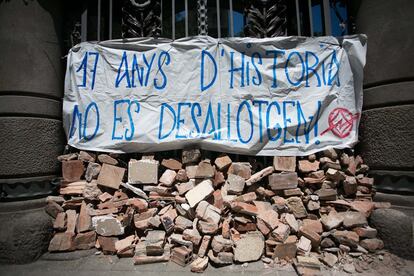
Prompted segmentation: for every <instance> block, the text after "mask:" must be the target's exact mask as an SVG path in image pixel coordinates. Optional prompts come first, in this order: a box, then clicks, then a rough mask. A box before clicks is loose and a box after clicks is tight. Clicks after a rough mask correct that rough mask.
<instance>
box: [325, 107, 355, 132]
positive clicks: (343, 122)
mask: <svg viewBox="0 0 414 276" xmlns="http://www.w3.org/2000/svg"><path fill="white" fill-rule="evenodd" d="M358 118H359V113H355V114H352V113H351V112H350V111H349V110H348V109H345V108H342V107H338V108H335V109H334V110H332V111H331V113H329V117H328V124H329V127H328V128H327V129H325V130H324V131H323V132H322V133H321V135H324V134H325V133H326V132H328V131H332V133H333V134H334V135H336V136H338V137H339V138H345V137H347V136H348V135H349V133H351V131H352V128H353V126H354V120H357V119H358Z"/></svg>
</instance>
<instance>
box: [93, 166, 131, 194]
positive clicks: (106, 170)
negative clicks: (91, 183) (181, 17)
mask: <svg viewBox="0 0 414 276" xmlns="http://www.w3.org/2000/svg"><path fill="white" fill-rule="evenodd" d="M124 174H125V169H124V168H120V167H117V166H113V165H109V164H103V165H102V169H101V171H100V173H99V176H98V180H97V183H98V185H101V186H104V187H108V188H112V189H115V190H117V189H119V186H120V185H121V182H122V179H123V178H124Z"/></svg>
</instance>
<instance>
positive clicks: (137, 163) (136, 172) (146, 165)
mask: <svg viewBox="0 0 414 276" xmlns="http://www.w3.org/2000/svg"><path fill="white" fill-rule="evenodd" d="M158 167H159V162H158V161H156V160H151V159H143V160H135V159H131V160H130V161H129V163H128V182H129V183H130V184H158Z"/></svg>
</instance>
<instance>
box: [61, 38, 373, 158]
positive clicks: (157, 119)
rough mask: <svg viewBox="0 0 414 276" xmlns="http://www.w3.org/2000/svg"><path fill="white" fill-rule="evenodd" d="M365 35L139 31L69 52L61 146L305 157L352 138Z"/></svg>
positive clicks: (356, 120)
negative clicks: (175, 35)
mask: <svg viewBox="0 0 414 276" xmlns="http://www.w3.org/2000/svg"><path fill="white" fill-rule="evenodd" d="M365 54H366V36H365V35H355V36H348V37H343V38H335V37H314V38H306V37H277V38H266V39H257V38H229V39H214V38H211V37H204V36H203V37H192V38H184V39H179V40H175V41H171V40H167V39H153V38H142V39H133V40H111V41H103V42H99V43H91V42H84V43H81V44H79V45H77V46H75V47H74V48H72V49H71V50H70V52H69V55H68V60H67V71H66V78H65V96H64V102H63V122H64V128H65V131H66V135H67V138H68V143H69V144H70V145H71V146H74V147H76V148H79V149H84V150H93V151H104V152H105V151H106V152H120V153H122V152H155V151H163V150H172V149H180V148H184V147H189V146H198V147H200V148H202V149H206V150H214V151H223V152H229V153H239V154H248V155H307V154H311V153H314V152H317V151H320V150H324V149H327V148H330V147H335V148H345V147H351V146H353V145H354V144H355V143H356V142H357V140H358V125H359V119H360V114H361V108H362V79H363V67H364V65H365Z"/></svg>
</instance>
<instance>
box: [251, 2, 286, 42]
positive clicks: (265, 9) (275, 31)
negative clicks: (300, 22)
mask: <svg viewBox="0 0 414 276" xmlns="http://www.w3.org/2000/svg"><path fill="white" fill-rule="evenodd" d="M245 15H246V26H245V27H244V33H245V35H246V36H250V37H275V36H283V35H286V27H287V6H286V2H285V0H248V1H247V3H246V8H245Z"/></svg>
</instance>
